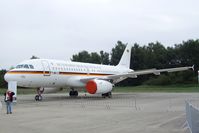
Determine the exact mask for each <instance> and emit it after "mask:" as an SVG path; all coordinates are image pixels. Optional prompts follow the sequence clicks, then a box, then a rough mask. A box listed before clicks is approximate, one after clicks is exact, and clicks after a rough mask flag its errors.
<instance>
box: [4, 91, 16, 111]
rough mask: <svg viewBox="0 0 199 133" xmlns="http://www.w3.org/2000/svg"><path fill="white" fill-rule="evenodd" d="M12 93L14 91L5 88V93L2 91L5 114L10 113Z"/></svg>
mask: <svg viewBox="0 0 199 133" xmlns="http://www.w3.org/2000/svg"><path fill="white" fill-rule="evenodd" d="M13 95H15V93H14V92H12V91H10V90H7V91H6V93H4V96H5V102H6V109H7V114H12V101H13Z"/></svg>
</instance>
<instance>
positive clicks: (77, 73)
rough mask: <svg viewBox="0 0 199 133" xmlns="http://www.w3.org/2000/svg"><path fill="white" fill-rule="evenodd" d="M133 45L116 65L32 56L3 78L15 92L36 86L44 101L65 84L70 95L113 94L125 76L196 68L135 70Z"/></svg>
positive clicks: (105, 95)
mask: <svg viewBox="0 0 199 133" xmlns="http://www.w3.org/2000/svg"><path fill="white" fill-rule="evenodd" d="M130 58H131V46H130V45H127V46H126V48H125V51H124V53H123V55H122V57H121V60H120V62H119V64H118V65H117V66H110V65H99V64H91V63H80V62H72V61H69V62H66V61H61V60H50V59H32V60H26V61H23V62H21V63H19V64H18V65H17V66H16V68H14V69H12V70H10V71H8V72H7V73H6V74H5V76H4V78H5V80H6V81H7V82H8V89H9V90H11V91H14V92H15V99H16V97H17V86H21V87H34V88H37V90H38V91H37V92H38V94H37V95H36V96H35V100H36V101H40V100H42V96H41V94H42V93H49V92H56V91H59V90H60V88H62V87H70V88H71V91H70V93H69V95H70V96H78V91H77V90H78V89H79V88H85V90H86V91H87V92H88V93H90V94H101V95H102V96H103V97H111V91H112V88H113V86H114V84H116V83H118V82H120V81H122V80H124V79H126V78H137V76H138V75H144V74H150V73H153V74H155V75H160V73H161V72H176V71H184V70H188V69H193V67H190V66H188V67H178V68H169V69H159V70H157V69H148V70H141V71H134V70H132V69H130Z"/></svg>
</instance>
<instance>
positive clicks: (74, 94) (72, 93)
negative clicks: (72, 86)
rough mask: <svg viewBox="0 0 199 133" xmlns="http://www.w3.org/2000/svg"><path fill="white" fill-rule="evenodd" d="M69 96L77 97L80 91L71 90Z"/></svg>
mask: <svg viewBox="0 0 199 133" xmlns="http://www.w3.org/2000/svg"><path fill="white" fill-rule="evenodd" d="M69 96H71V97H72V96H74V97H77V96H78V91H70V92H69Z"/></svg>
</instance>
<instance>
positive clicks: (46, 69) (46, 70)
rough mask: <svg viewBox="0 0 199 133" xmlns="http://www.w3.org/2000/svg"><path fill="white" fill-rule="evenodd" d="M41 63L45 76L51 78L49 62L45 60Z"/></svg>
mask: <svg viewBox="0 0 199 133" xmlns="http://www.w3.org/2000/svg"><path fill="white" fill-rule="evenodd" d="M41 63H42V66H43V75H44V76H50V74H51V72H50V71H51V70H50V65H49V63H48V61H45V60H43V61H41Z"/></svg>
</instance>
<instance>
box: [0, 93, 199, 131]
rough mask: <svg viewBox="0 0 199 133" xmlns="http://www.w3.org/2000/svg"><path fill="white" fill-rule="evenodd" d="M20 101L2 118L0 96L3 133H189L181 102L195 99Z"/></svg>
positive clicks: (60, 97) (118, 96)
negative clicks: (10, 112)
mask: <svg viewBox="0 0 199 133" xmlns="http://www.w3.org/2000/svg"><path fill="white" fill-rule="evenodd" d="M43 97H44V98H43V101H40V102H36V101H35V100H34V95H18V97H17V98H18V101H17V104H15V105H13V113H12V114H6V107H5V103H4V102H3V97H2V96H1V97H0V98H1V101H2V105H3V106H2V109H1V110H0V132H1V133H15V132H17V133H101V132H103V133H121V132H122V133H189V129H188V128H187V125H186V116H185V100H186V99H191V98H196V99H199V94H198V93H114V94H113V97H112V98H102V97H101V96H90V95H86V96H85V94H80V96H79V97H77V98H71V97H69V96H67V95H66V94H45V95H43Z"/></svg>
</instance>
